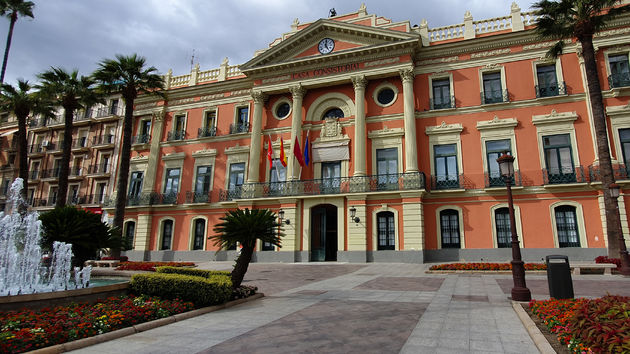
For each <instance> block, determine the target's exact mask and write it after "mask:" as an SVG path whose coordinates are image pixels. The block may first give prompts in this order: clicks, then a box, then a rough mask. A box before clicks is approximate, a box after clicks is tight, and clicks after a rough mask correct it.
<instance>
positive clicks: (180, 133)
mask: <svg viewBox="0 0 630 354" xmlns="http://www.w3.org/2000/svg"><path fill="white" fill-rule="evenodd" d="M178 140H186V131H185V130H176V131H172V132H168V134H167V135H166V141H178Z"/></svg>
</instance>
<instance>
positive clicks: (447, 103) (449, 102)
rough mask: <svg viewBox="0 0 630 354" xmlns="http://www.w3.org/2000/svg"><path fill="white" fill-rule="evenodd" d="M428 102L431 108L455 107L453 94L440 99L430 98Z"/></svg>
mask: <svg viewBox="0 0 630 354" xmlns="http://www.w3.org/2000/svg"><path fill="white" fill-rule="evenodd" d="M429 104H430V106H431V110H434V109H446V108H455V96H451V97H449V98H447V97H443V98H442V99H435V98H432V99H430V100H429Z"/></svg>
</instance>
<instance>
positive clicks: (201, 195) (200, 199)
mask: <svg viewBox="0 0 630 354" xmlns="http://www.w3.org/2000/svg"><path fill="white" fill-rule="evenodd" d="M211 202H212V191H208V192H193V191H187V192H186V203H188V204H189V203H211Z"/></svg>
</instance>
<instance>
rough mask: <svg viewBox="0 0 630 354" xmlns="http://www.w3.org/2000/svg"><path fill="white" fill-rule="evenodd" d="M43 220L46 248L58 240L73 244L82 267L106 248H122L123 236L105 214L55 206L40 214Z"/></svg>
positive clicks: (49, 247)
mask: <svg viewBox="0 0 630 354" xmlns="http://www.w3.org/2000/svg"><path fill="white" fill-rule="evenodd" d="M39 220H41V221H42V229H43V235H42V247H44V248H47V249H52V244H53V242H55V241H60V242H66V243H70V244H72V253H73V254H74V258H73V262H72V263H73V265H74V266H82V265H83V263H85V261H86V260H88V259H91V258H93V257H94V256H95V255H96V252H97V251H98V250H100V249H104V248H121V247H123V246H124V241H123V238H122V237H121V235H120V232H119V231H118V229H115V228H110V227H109V226H108V225H107V224H106V223H104V222H103V221H101V216H100V215H98V214H94V213H92V212H89V211H87V210H84V209H78V208H75V207H73V206H64V207H58V208H55V209H53V210H51V211H49V212H46V213H43V214H41V215H40V216H39Z"/></svg>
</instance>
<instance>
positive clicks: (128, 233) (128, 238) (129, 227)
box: [125, 221, 136, 249]
mask: <svg viewBox="0 0 630 354" xmlns="http://www.w3.org/2000/svg"><path fill="white" fill-rule="evenodd" d="M135 235H136V222H135V221H127V222H126V223H125V242H126V243H127V247H129V249H133V239H134V236H135Z"/></svg>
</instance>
